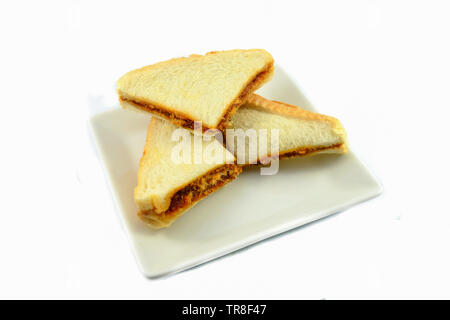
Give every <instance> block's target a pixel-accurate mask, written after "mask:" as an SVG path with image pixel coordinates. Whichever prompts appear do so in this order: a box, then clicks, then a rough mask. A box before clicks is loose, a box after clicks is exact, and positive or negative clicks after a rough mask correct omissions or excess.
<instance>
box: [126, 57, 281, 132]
mask: <svg viewBox="0 0 450 320" xmlns="http://www.w3.org/2000/svg"><path fill="white" fill-rule="evenodd" d="M273 70H274V68H273V58H272V56H271V55H270V54H269V53H268V52H267V51H265V50H261V49H252V50H230V51H219V52H210V53H207V54H206V55H204V56H202V55H191V56H189V57H182V58H175V59H172V60H168V61H164V62H160V63H156V64H154V65H150V66H147V67H143V68H141V69H137V70H134V71H130V72H128V73H127V74H125V75H124V76H122V77H121V78H120V79H119V80H118V82H117V92H118V94H119V100H120V102H121V105H122V107H124V108H127V109H139V110H142V111H147V112H150V113H153V114H156V115H157V116H159V117H162V118H165V119H168V120H170V121H171V122H172V123H174V124H175V125H177V126H181V127H184V128H187V129H191V130H193V129H194V121H202V126H203V131H206V130H207V129H219V130H222V129H224V128H225V127H226V126H227V123H228V121H229V120H230V118H231V116H232V115H233V114H234V113H235V112H236V110H237V108H238V107H239V106H240V105H241V104H242V103H244V102H245V101H246V100H247V98H248V96H249V95H250V94H251V93H252V92H253V91H254V90H256V89H258V88H259V87H260V86H262V85H263V84H264V83H265V82H267V81H269V80H270V79H271V77H272V75H273Z"/></svg>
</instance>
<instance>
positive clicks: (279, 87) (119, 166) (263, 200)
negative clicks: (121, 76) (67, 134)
mask: <svg viewBox="0 0 450 320" xmlns="http://www.w3.org/2000/svg"><path fill="white" fill-rule="evenodd" d="M258 93H259V94H261V95H263V96H264V97H266V98H271V99H275V100H280V101H285V102H288V103H291V104H295V105H299V106H302V107H304V108H306V109H310V110H314V109H313V107H312V106H311V105H310V104H309V102H308V101H307V100H306V99H305V97H304V96H303V94H302V93H301V91H300V89H299V88H298V86H297V85H296V84H295V82H294V81H293V80H292V79H291V78H290V77H289V76H288V75H287V74H286V73H285V72H284V71H283V70H282V69H281V68H280V67H279V66H277V67H276V71H275V76H274V78H273V80H272V81H271V82H269V83H268V84H266V85H265V86H264V87H263V88H262V89H261V90H259V91H258ZM149 119H150V117H149V116H148V115H146V114H140V113H134V112H130V111H125V110H122V109H119V108H117V109H113V110H111V111H107V112H104V113H101V114H98V115H95V116H94V117H92V119H91V122H90V124H91V130H92V133H93V137H94V140H95V143H96V145H97V147H98V151H99V152H98V154H99V156H100V158H101V162H102V163H103V166H104V168H105V172H106V176H107V180H108V182H109V185H110V187H111V189H112V193H113V197H114V200H115V202H116V204H117V207H118V209H119V212H120V215H121V217H122V220H123V223H124V226H125V229H126V231H127V233H128V236H129V237H130V240H131V243H132V246H133V249H134V253H135V256H136V257H137V261H138V263H139V266H140V269H141V270H142V272H143V273H144V275H146V276H147V277H150V278H155V277H159V276H162V275H167V274H169V273H174V272H178V271H181V270H184V269H187V268H191V267H193V266H196V265H198V264H201V263H203V262H206V261H208V260H211V259H214V258H217V257H220V256H222V255H225V254H227V253H230V252H232V251H235V250H237V249H240V248H243V247H245V246H248V245H250V244H253V243H255V242H258V241H260V240H263V239H266V238H269V237H272V236H274V235H276V234H279V233H281V232H284V231H287V230H290V229H292V228H296V227H298V226H301V225H303V224H306V223H308V222H311V221H314V220H317V219H320V218H322V217H325V216H328V215H330V214H332V213H335V212H338V211H341V210H343V209H345V208H346V207H349V206H351V205H354V204H356V203H359V202H362V201H364V200H367V199H369V198H372V197H374V196H376V195H378V194H380V193H381V187H380V185H379V184H378V183H377V181H376V180H375V179H374V177H373V176H372V175H371V174H370V173H369V172H368V171H367V169H366V168H365V167H364V166H363V164H362V163H361V162H360V161H359V160H358V159H357V158H356V157H355V155H354V154H353V153H351V152H350V153H349V154H346V155H326V154H325V155H318V156H314V157H308V158H297V159H290V160H283V161H280V168H279V172H278V174H276V175H273V176H261V175H260V174H259V169H258V168H256V167H255V168H250V169H247V170H245V171H244V172H243V173H242V174H241V175H240V176H239V177H238V179H236V180H235V181H233V182H232V183H230V184H228V185H227V186H225V187H224V188H222V189H220V190H219V191H217V192H215V193H214V194H212V195H210V196H208V197H207V198H205V199H204V200H202V201H200V202H199V203H198V204H197V205H196V206H194V207H193V208H192V209H191V210H189V211H188V212H186V213H185V214H184V215H183V216H182V217H181V218H179V219H178V220H177V221H176V222H175V223H174V224H173V225H172V226H171V227H170V228H168V229H162V230H153V229H150V228H149V227H147V226H146V225H144V224H143V223H142V222H141V221H140V220H139V219H138V217H137V215H136V212H137V208H136V205H135V203H134V201H133V190H134V187H135V186H136V179H137V169H138V163H139V159H140V157H141V155H142V151H143V147H144V142H145V136H146V131H147V125H148V123H149ZM343 120H344V121H343V122H344V124H345V119H343ZM350 141H351V137H350Z"/></svg>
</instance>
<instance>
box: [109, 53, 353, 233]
mask: <svg viewBox="0 0 450 320" xmlns="http://www.w3.org/2000/svg"><path fill="white" fill-rule="evenodd" d="M273 64H274V61H273V58H272V56H271V55H270V54H269V53H268V52H267V51H265V50H260V49H253V50H230V51H220V52H210V53H207V54H206V55H203V56H202V55H191V56H189V57H183V58H176V59H171V60H168V61H164V62H160V63H156V64H153V65H150V66H146V67H143V68H141V69H137V70H133V71H130V72H128V73H127V74H125V75H124V76H122V77H121V78H120V79H119V80H118V82H117V92H118V95H119V101H120V104H121V106H122V107H123V108H125V109H131V110H138V111H143V112H147V113H150V114H151V115H152V117H151V120H150V124H149V127H148V132H147V139H146V142H145V147H144V152H143V156H142V158H141V161H140V164H139V170H138V183H137V187H136V189H135V192H134V199H135V202H136V204H137V207H138V216H139V217H140V218H141V220H142V221H144V222H145V223H146V224H148V225H149V226H151V227H154V228H164V227H168V226H170V225H171V224H172V223H173V222H174V221H175V220H176V219H177V218H178V217H180V216H181V215H182V214H183V213H185V212H186V210H188V209H189V208H191V207H192V206H193V205H195V204H196V203H197V202H198V201H200V200H201V199H203V198H205V197H206V196H208V195H209V194H211V193H213V192H215V191H217V190H218V189H220V188H222V187H223V186H225V185H226V184H228V183H229V182H231V181H233V180H234V179H236V178H237V177H238V175H239V174H240V173H241V172H242V170H243V168H244V169H245V167H246V166H248V165H267V164H268V163H269V162H270V161H271V160H274V159H275V158H276V159H278V158H279V159H283V158H291V157H298V156H306V155H313V154H317V153H325V152H327V153H345V152H346V151H347V143H346V134H345V130H344V128H343V127H342V126H341V124H340V122H339V121H338V120H337V119H335V118H333V117H329V116H325V115H321V114H317V113H314V112H310V111H307V110H305V109H302V108H300V107H297V106H293V105H289V104H286V103H282V102H277V101H271V100H268V99H265V98H263V97H261V96H258V95H256V94H253V92H254V91H255V90H257V89H258V88H260V87H261V86H262V85H264V84H265V83H266V82H268V81H269V80H270V79H271V78H272V75H273V72H274V65H273ZM273 129H276V130H277V133H278V137H277V138H278V139H277V151H276V152H273V150H274V148H273V145H271V141H272V140H273V139H271V137H270V135H271V132H273ZM180 130H181V131H186V132H187V133H184V135H186V134H187V135H190V138H192V139H184V138H186V137H183V139H182V140H181V142H179V141H177V140H175V139H174V136H182V135H183V133H181V134H178V135H177V134H176V133H179V132H180ZM232 130H235V131H236V132H237V131H239V130H240V131H241V132H246V131H248V130H255V132H260V130H266V132H267V134H268V136H267V137H265V139H266V140H265V141H264V143H266V144H267V145H266V146H265V148H261V150H263V152H261V150H258V151H259V152H257V153H256V156H249V155H248V154H247V153H248V152H246V154H245V155H243V156H242V155H241V154H239V153H238V152H237V149H236V148H228V149H227V146H228V145H229V136H228V132H229V131H232ZM218 133H219V134H220V133H222V134H223V135H222V136H225V138H224V139H219V138H220V137H221V136H220V135H218ZM187 138H189V137H187ZM233 139H234V137H233ZM257 139H258V137H257ZM244 141H245V144H247V145H246V146H245V148H244V149H245V150H247V151H248V150H249V149H250V148H251V146H249V145H248V144H249V143H250V142H249V141H250V140H249V139H247V140H244ZM257 145H258V146H259V147H261V145H262V144H261V142H259V143H257ZM175 149H178V150H182V151H183V159H184V160H186V159H187V160H189V161H181V162H180V161H175V159H174V150H175ZM211 154H214V161H211Z"/></svg>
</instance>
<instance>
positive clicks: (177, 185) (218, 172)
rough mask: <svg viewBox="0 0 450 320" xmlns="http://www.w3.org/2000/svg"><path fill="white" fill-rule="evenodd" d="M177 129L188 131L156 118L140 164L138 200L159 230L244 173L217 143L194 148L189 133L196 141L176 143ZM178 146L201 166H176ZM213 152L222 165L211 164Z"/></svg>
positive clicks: (141, 210) (143, 216)
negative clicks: (210, 155) (184, 149)
mask: <svg viewBox="0 0 450 320" xmlns="http://www.w3.org/2000/svg"><path fill="white" fill-rule="evenodd" d="M176 129H178V130H184V129H180V128H177V127H176V126H174V125H173V124H171V123H170V122H168V121H166V120H162V119H156V118H154V117H152V119H151V121H150V124H149V127H148V133H147V140H146V143H145V148H144V153H143V156H142V158H141V161H140V164H139V170H138V184H137V187H136V189H135V192H134V199H135V202H136V204H137V206H138V208H139V216H140V217H141V219H142V220H143V221H145V222H146V223H148V224H149V225H151V226H153V227H155V228H161V227H167V226H169V225H170V224H171V223H172V222H173V221H175V220H176V219H177V218H178V217H179V216H180V215H181V214H182V213H183V212H185V211H186V210H187V209H188V208H190V207H192V206H193V205H194V204H195V203H197V202H198V201H199V200H200V199H202V198H203V197H205V196H206V195H208V194H210V193H212V192H214V191H216V190H217V189H219V188H220V187H222V186H223V185H225V184H226V183H228V182H230V181H232V180H233V179H235V178H236V177H237V175H238V174H239V173H240V172H241V170H242V169H241V168H240V167H239V166H237V165H236V164H234V161H235V158H234V156H233V155H232V154H231V153H230V152H229V151H227V150H226V149H225V148H224V147H223V146H222V144H220V143H219V142H217V141H216V140H214V139H212V140H211V141H209V142H207V141H203V140H201V142H200V143H201V146H202V150H199V149H198V148H194V142H193V135H192V134H191V133H189V132H185V133H187V135H188V136H189V137H191V138H192V139H189V140H184V139H181V140H180V141H179V142H178V141H173V140H172V134H173V132H174V130H176ZM184 131H186V130H184ZM200 138H201V137H200ZM176 146H179V147H180V146H182V147H187V148H188V150H190V154H189V158H190V160H192V161H194V160H195V158H194V157H195V156H197V157H198V159H199V160H200V161H201V163H199V164H196V163H176V162H174V161H173V157H172V152H173V150H174V148H175V147H176ZM208 150H209V151H208ZM211 150H212V152H214V153H216V155H218V158H217V159H218V161H216V162H214V163H207V161H208V159H207V156H208V152H211ZM209 154H211V153H209Z"/></svg>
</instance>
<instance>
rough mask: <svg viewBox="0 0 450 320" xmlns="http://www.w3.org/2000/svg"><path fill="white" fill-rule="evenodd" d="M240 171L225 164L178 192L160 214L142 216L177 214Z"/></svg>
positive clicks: (152, 213) (234, 166)
mask: <svg viewBox="0 0 450 320" xmlns="http://www.w3.org/2000/svg"><path fill="white" fill-rule="evenodd" d="M241 171H242V169H241V168H240V167H239V166H237V165H235V164H227V165H225V166H222V167H220V168H217V169H214V170H212V171H210V172H209V173H207V174H206V175H204V176H202V177H200V178H198V179H197V180H195V181H193V182H192V183H190V184H188V185H187V186H185V187H184V188H182V189H180V190H178V191H177V192H176V193H175V194H174V195H173V197H172V199H171V202H170V206H169V208H168V209H167V210H166V211H164V212H162V213H160V214H155V213H154V212H153V211H149V212H145V213H143V214H144V215H154V216H162V217H165V218H167V217H169V216H172V215H175V214H177V213H178V212H179V211H181V210H182V209H184V208H186V207H189V206H190V205H191V204H192V203H193V202H197V201H199V200H200V199H202V198H204V197H206V196H207V195H208V194H210V193H212V192H214V191H215V190H217V189H219V188H220V187H221V186H223V185H225V184H226V183H228V182H230V181H231V180H233V179H234V178H235V177H236V176H237V175H238V174H239V173H240V172H241Z"/></svg>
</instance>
